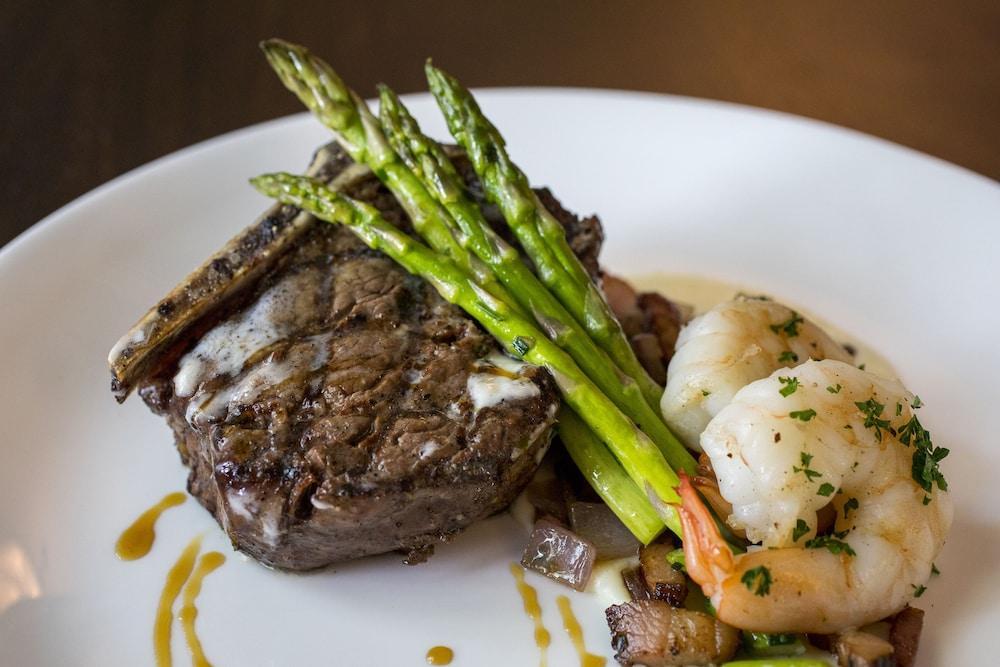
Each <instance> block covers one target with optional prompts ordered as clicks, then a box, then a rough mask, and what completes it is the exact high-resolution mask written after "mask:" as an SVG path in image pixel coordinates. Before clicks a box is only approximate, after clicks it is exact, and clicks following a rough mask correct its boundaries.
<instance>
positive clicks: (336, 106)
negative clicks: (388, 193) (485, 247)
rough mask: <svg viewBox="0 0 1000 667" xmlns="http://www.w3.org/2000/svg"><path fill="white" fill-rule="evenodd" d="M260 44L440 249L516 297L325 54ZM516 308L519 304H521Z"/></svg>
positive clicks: (491, 286) (486, 283) (502, 294)
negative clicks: (471, 248)
mask: <svg viewBox="0 0 1000 667" xmlns="http://www.w3.org/2000/svg"><path fill="white" fill-rule="evenodd" d="M260 47H261V49H262V50H263V51H264V54H265V55H266V56H267V59H268V62H270V64H271V67H272V68H273V69H274V71H275V72H276V73H277V74H278V76H279V78H280V79H281V81H282V83H284V84H285V87H286V88H288V89H289V90H290V91H292V92H293V93H295V94H296V95H297V96H298V98H299V99H300V100H301V101H302V103H303V104H305V105H306V107H308V108H309V109H310V110H311V111H312V112H313V114H314V115H315V116H316V117H317V118H318V119H319V120H320V122H322V123H323V124H324V125H326V126H327V127H328V128H330V129H331V130H333V132H334V133H335V134H336V135H337V139H338V141H339V142H340V144H341V146H343V147H344V149H345V150H346V151H347V152H348V154H349V155H350V156H351V158H352V159H353V160H354V161H355V162H359V163H364V164H367V165H368V166H369V167H371V169H372V171H373V172H374V173H375V175H376V176H378V178H379V180H381V181H382V182H383V183H385V185H386V186H387V187H388V188H389V189H390V190H392V192H393V194H395V195H396V198H397V199H398V200H399V202H400V204H402V206H403V208H404V209H405V210H406V213H407V215H409V216H410V220H411V221H412V222H413V227H414V229H416V230H417V233H418V234H419V235H420V236H421V237H423V238H424V240H426V241H427V243H428V244H430V246H431V247H432V248H434V249H435V250H437V251H439V252H443V253H445V254H446V255H448V257H450V258H451V259H452V260H453V261H454V262H455V263H456V264H458V266H460V267H461V268H462V269H464V270H465V271H468V272H469V273H471V274H472V275H473V276H474V277H475V278H476V280H477V281H478V282H479V284H480V285H482V286H483V288H484V289H486V290H487V291H489V292H490V294H492V295H493V296H496V297H498V298H500V299H504V300H506V301H508V302H509V303H514V304H516V302H515V301H514V300H513V299H512V298H511V297H510V295H509V294H508V293H507V291H506V290H505V289H504V288H503V286H502V285H500V283H499V282H498V281H497V278H496V276H495V275H494V274H493V272H492V271H490V269H489V268H488V267H486V266H485V265H484V264H483V263H482V261H480V260H479V259H478V258H477V257H475V256H473V255H471V254H470V253H469V252H468V251H467V250H465V248H463V247H462V246H461V244H459V243H458V241H457V240H456V238H455V231H457V230H456V229H455V226H454V221H452V220H451V217H450V216H449V215H448V213H447V211H445V210H444V209H443V208H442V206H441V205H440V204H438V203H437V201H435V200H434V198H432V197H431V196H430V195H429V194H428V192H427V190H426V189H425V188H424V186H423V185H422V184H421V183H420V181H419V180H418V179H417V178H416V177H415V176H414V175H413V174H412V173H411V172H410V170H409V169H407V168H406V165H404V164H403V163H402V161H400V159H399V157H398V156H397V155H396V153H395V152H394V151H393V150H392V148H391V147H390V146H389V143H388V141H386V138H385V135H384V134H383V133H382V130H381V128H380V127H379V124H378V121H377V120H376V119H375V117H374V116H373V115H372V113H371V111H370V110H369V109H368V105H366V104H365V102H364V100H362V99H361V98H360V97H358V95H357V94H356V93H355V92H354V91H352V90H351V89H350V88H348V87H347V85H346V84H345V83H344V81H343V80H342V79H341V78H340V76H339V75H338V74H337V73H336V72H335V71H334V70H333V68H332V67H330V66H329V65H328V64H327V63H326V62H324V61H323V60H322V59H320V58H317V57H316V56H314V55H312V54H311V53H310V52H309V50H308V49H306V48H305V47H303V46H299V45H297V44H291V43H289V42H285V41H283V40H280V39H269V40H267V41H264V42H261V45H260ZM515 307H516V308H518V309H519V308H520V307H519V306H516V305H515Z"/></svg>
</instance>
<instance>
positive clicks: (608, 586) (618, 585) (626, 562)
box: [586, 556, 639, 607]
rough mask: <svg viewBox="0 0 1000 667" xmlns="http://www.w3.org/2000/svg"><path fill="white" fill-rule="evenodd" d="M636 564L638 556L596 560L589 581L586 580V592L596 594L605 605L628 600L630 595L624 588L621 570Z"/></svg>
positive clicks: (630, 597)
mask: <svg viewBox="0 0 1000 667" xmlns="http://www.w3.org/2000/svg"><path fill="white" fill-rule="evenodd" d="M637 565H639V557H638V556H627V557H625V558H614V559H611V560H599V561H597V562H596V563H594V571H593V572H592V573H591V575H590V581H588V582H587V588H586V592H587V593H593V594H594V595H596V596H597V597H598V599H600V600H601V603H602V604H604V605H605V606H606V607H610V606H611V605H613V604H624V603H626V602H628V601H630V600H631V599H632V596H631V595H630V594H629V592H628V589H627V588H625V580H624V579H622V572H623V571H624V570H629V569H632V568H634V567H636V566H637Z"/></svg>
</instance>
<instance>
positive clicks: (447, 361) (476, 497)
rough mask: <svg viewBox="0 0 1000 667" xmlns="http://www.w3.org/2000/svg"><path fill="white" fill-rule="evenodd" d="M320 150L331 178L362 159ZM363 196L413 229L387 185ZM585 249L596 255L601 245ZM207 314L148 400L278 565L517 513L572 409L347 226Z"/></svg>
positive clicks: (208, 497)
mask: <svg viewBox="0 0 1000 667" xmlns="http://www.w3.org/2000/svg"><path fill="white" fill-rule="evenodd" d="M319 155H320V156H321V157H320V158H318V159H319V160H323V161H325V162H324V163H322V164H319V165H318V166H317V165H316V164H314V165H313V171H314V172H315V173H318V174H319V175H320V177H322V178H326V179H327V180H329V179H333V178H336V176H337V174H338V173H342V172H343V170H344V169H345V168H348V167H349V166H350V165H351V163H350V161H349V160H348V159H347V158H346V157H345V156H344V155H343V153H341V152H340V151H339V150H337V149H333V150H329V149H327V150H326V151H321V153H320V154H319ZM459 167H460V168H462V169H463V170H465V171H467V169H466V168H465V167H464V166H463V164H462V163H461V162H460V163H459ZM348 194H350V195H352V196H354V197H356V198H358V199H362V200H364V201H368V202H370V203H372V204H374V205H375V206H377V207H378V208H379V209H380V210H381V211H382V212H383V214H384V215H385V217H386V218H387V219H389V220H390V221H392V222H393V223H394V224H397V225H399V226H400V227H402V228H403V229H405V230H407V231H411V228H410V225H409V221H408V220H407V218H406V215H405V214H404V212H403V211H402V210H401V209H400V207H399V206H398V204H397V203H396V201H395V199H394V198H393V197H392V195H391V194H390V193H389V192H388V191H386V190H385V189H384V188H383V187H382V186H381V184H379V183H378V182H377V181H376V180H375V179H374V178H373V177H369V178H363V179H361V180H359V181H357V182H354V183H353V185H351V187H350V188H349V189H348ZM551 201H554V200H551ZM547 203H548V202H547ZM549 205H552V204H549ZM554 213H555V214H556V215H557V217H558V218H559V219H561V220H563V221H564V223H565V224H567V229H568V231H569V234H570V238H571V240H573V239H574V238H575V239H576V241H577V243H576V245H580V239H587V238H589V239H591V240H592V241H594V240H596V242H597V243H598V244H599V240H600V230H599V227H596V225H597V223H596V220H593V219H591V222H590V223H589V224H588V223H587V221H581V220H579V219H577V218H576V217H575V216H572V215H571V214H569V213H566V212H565V211H563V210H562V209H561V208H558V209H556V210H555V211H554ZM297 215H298V211H297V210H296V209H294V208H291V207H282V208H280V209H276V210H274V211H273V212H272V213H271V214H270V217H272V218H275V219H276V220H277V221H278V223H280V221H281V220H285V219H288V220H290V219H293V218H295V216H297ZM574 229H578V230H581V231H579V232H578V233H575V232H574V231H573V230H574ZM574 247H575V246H574ZM581 247H582V248H583V250H581V252H582V253H584V254H585V255H587V256H589V257H592V258H593V257H596V248H595V247H593V242H591V243H590V244H584V245H583V246H581ZM207 319H210V320H211V321H207V322H205V323H204V324H203V325H201V326H200V327H198V328H196V329H192V331H191V332H190V333H188V334H187V337H186V338H183V339H180V340H179V341H178V342H177V343H175V347H176V351H175V352H174V353H172V354H164V355H163V359H165V361H163V362H162V363H161V364H160V366H159V367H158V368H157V369H156V370H155V371H154V372H151V373H149V374H148V376H147V377H145V378H144V379H142V381H141V382H140V384H139V393H140V395H141V396H142V397H143V399H144V400H145V401H146V402H147V404H148V405H149V406H150V407H151V408H152V409H153V410H154V412H157V413H159V414H163V415H165V416H166V418H167V421H168V423H169V424H170V426H171V428H172V429H173V432H174V436H175V439H176V442H177V446H178V449H179V451H180V454H181V458H182V460H183V461H184V463H185V464H186V465H187V466H189V467H190V468H191V473H190V476H189V480H188V488H189V491H190V492H191V493H192V495H194V496H195V497H196V498H198V499H199V501H200V502H201V503H202V504H203V505H204V506H205V507H206V508H207V509H208V510H209V511H211V512H212V513H213V514H214V515H215V517H216V518H217V520H218V521H219V523H220V525H221V526H222V527H223V528H224V529H225V530H226V532H227V533H228V535H229V537H230V539H231V540H232V542H233V544H234V546H235V547H236V548H238V549H240V550H242V551H244V552H246V553H248V554H250V555H251V556H253V557H254V558H256V559H258V560H260V561H261V562H263V563H265V564H267V565H272V566H275V567H280V568H286V569H296V570H301V569H310V568H315V567H322V566H324V565H327V564H329V563H332V562H336V561H341V560H346V559H350V558H356V557H359V556H364V555H370V554H378V553H383V552H386V551H392V550H403V551H410V552H411V554H414V553H415V554H424V553H426V552H427V551H428V550H429V547H430V546H432V545H433V544H434V543H435V542H437V541H440V540H442V539H446V538H447V537H448V536H450V535H452V534H454V533H455V532H457V531H459V530H461V529H462V528H464V527H466V526H468V525H469V524H471V523H473V522H474V521H477V520H479V519H482V518H484V517H486V516H489V515H490V514H493V513H495V512H497V511H499V510H501V509H503V508H505V507H506V506H507V505H508V504H509V503H510V502H511V501H512V500H513V498H514V497H515V496H516V495H517V493H519V492H520V490H521V489H522V488H523V487H524V485H525V484H526V483H527V482H528V480H529V479H530V477H531V475H532V473H533V472H534V469H535V467H536V465H537V462H538V460H540V458H541V456H542V454H544V452H545V449H546V448H547V446H548V441H549V436H550V434H551V427H552V425H553V424H554V422H555V415H556V412H557V409H558V406H559V395H558V391H557V389H556V387H555V383H554V382H553V380H552V378H551V376H550V375H549V374H548V372H546V371H544V370H543V369H540V368H537V367H534V366H531V365H528V364H523V363H521V362H518V361H515V360H513V359H510V358H508V357H506V356H505V355H503V354H502V351H501V349H500V347H499V346H498V345H497V343H496V342H495V341H494V340H493V339H492V338H491V337H490V336H489V335H488V334H487V333H485V332H484V331H483V330H482V329H480V328H479V326H478V325H477V324H476V323H475V322H474V321H472V320H470V319H469V318H467V317H466V316H465V315H464V313H462V312H461V311H460V310H459V309H457V308H456V307H454V306H452V305H450V304H448V303H447V302H445V301H444V300H443V299H442V298H441V297H440V296H439V295H438V294H437V293H436V292H435V291H434V289H433V287H432V286H430V285H429V284H427V283H426V282H424V281H423V280H421V279H419V278H416V277H414V276H410V275H409V274H407V273H406V272H405V271H404V270H402V269H401V268H399V267H398V266H397V265H396V264H395V263H394V262H393V261H392V260H390V259H389V258H387V257H385V256H384V255H382V254H381V253H378V252H376V251H372V250H370V249H369V248H367V247H366V246H364V244H362V243H361V242H360V241H358V240H357V239H356V238H355V237H354V236H353V235H352V234H351V233H350V232H349V231H347V230H345V229H343V228H341V227H338V226H336V225H330V224H322V223H315V224H313V225H312V226H311V227H309V228H308V229H307V230H306V231H304V232H303V233H302V234H301V237H300V238H298V239H297V240H296V241H295V243H294V245H293V246H292V247H291V248H289V249H287V250H284V251H283V253H282V255H281V256H280V258H279V259H278V260H277V261H276V262H275V264H274V265H273V266H272V267H271V268H270V269H269V270H268V271H267V272H266V273H265V274H264V275H263V276H262V277H261V278H260V279H259V280H258V282H257V283H256V284H254V285H253V286H252V287H251V288H250V289H248V290H245V291H243V292H242V293H241V294H240V295H239V296H238V298H235V299H233V300H232V301H230V302H229V303H228V305H225V306H224V307H223V308H221V309H217V312H215V313H214V314H213V315H212V316H211V317H210V318H207Z"/></svg>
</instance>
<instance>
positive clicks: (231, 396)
mask: <svg viewBox="0 0 1000 667" xmlns="http://www.w3.org/2000/svg"><path fill="white" fill-rule="evenodd" d="M329 340H330V334H320V335H319V336H312V337H310V338H306V339H304V340H303V341H301V342H300V343H298V344H296V345H295V346H293V347H292V348H291V349H290V350H289V351H288V354H286V355H285V356H283V357H281V358H280V359H276V358H275V356H274V355H273V354H272V355H271V356H269V357H268V358H267V359H265V360H264V361H263V363H261V364H259V365H258V366H257V367H255V368H254V369H253V370H251V371H250V372H249V373H247V374H246V375H245V376H244V377H243V378H242V379H241V380H240V381H239V382H236V383H234V384H229V385H227V386H225V387H222V388H221V389H219V390H218V391H216V392H214V393H212V392H203V391H199V392H198V393H197V394H195V395H194V396H193V397H192V398H191V400H190V401H189V402H188V406H187V409H186V410H185V413H184V416H185V418H186V419H187V422H188V423H189V424H190V425H191V426H192V427H195V428H198V427H199V426H201V425H203V424H205V423H206V422H207V421H210V420H216V419H221V418H223V417H225V416H226V415H227V414H232V413H235V412H238V411H239V408H240V407H241V406H244V405H249V404H250V403H253V402H254V401H255V400H256V399H257V397H258V396H260V395H261V394H262V393H263V392H264V391H265V390H267V389H269V388H270V387H276V386H278V385H280V384H281V383H282V382H284V381H285V380H287V379H289V378H290V377H292V376H294V375H296V374H298V373H303V372H311V371H315V370H318V369H319V368H322V367H323V366H324V365H325V364H326V362H327V360H328V359H329V356H330V344H329Z"/></svg>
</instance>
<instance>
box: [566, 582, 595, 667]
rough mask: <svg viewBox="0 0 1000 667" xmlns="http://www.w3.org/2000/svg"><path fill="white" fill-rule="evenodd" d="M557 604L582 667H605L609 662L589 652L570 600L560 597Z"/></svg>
mask: <svg viewBox="0 0 1000 667" xmlns="http://www.w3.org/2000/svg"><path fill="white" fill-rule="evenodd" d="M556 604H557V605H558V606H559V614H560V615H561V616H562V622H563V629H565V630H566V634H567V635H569V638H570V641H572V642H573V648H575V649H576V654H577V655H578V656H580V667H604V665H605V664H607V660H605V659H604V658H602V657H601V656H599V655H594V654H593V653H588V652H587V645H586V644H585V643H584V641H583V629H582V628H581V627H580V622H579V621H577V620H576V615H575V614H574V613H573V607H572V606H571V605H570V602H569V598H568V597H566V596H565V595H560V596H559V597H557V598H556Z"/></svg>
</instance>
